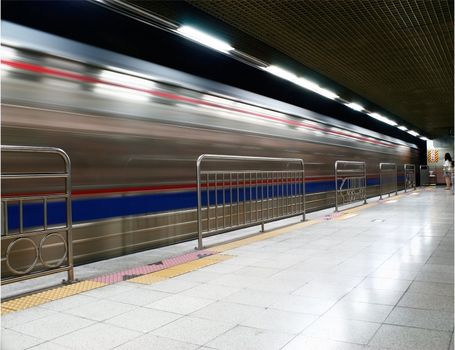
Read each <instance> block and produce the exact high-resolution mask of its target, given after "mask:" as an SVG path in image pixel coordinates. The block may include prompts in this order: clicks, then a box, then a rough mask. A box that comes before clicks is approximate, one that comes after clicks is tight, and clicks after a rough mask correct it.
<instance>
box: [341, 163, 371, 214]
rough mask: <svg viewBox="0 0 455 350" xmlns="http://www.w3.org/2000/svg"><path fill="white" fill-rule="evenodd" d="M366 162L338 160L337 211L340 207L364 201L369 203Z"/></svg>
mask: <svg viewBox="0 0 455 350" xmlns="http://www.w3.org/2000/svg"><path fill="white" fill-rule="evenodd" d="M366 169H367V167H366V163H365V162H355V161H346V160H337V161H336V162H335V211H338V207H339V206H340V205H345V204H351V203H354V202H357V201H361V200H363V202H364V204H366V202H367V191H366V189H367V173H366V171H367V170H366Z"/></svg>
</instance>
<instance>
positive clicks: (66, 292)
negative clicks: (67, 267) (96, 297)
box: [1, 281, 106, 315]
mask: <svg viewBox="0 0 455 350" xmlns="http://www.w3.org/2000/svg"><path fill="white" fill-rule="evenodd" d="M105 285H106V283H100V282H94V281H83V282H78V283H74V284H69V285H66V286H61V287H58V288H55V289H50V290H47V291H44V292H40V293H36V294H32V295H27V296H24V297H20V298H17V299H13V300H9V301H5V302H3V303H2V306H1V314H2V315H4V314H7V313H9V312H13V311H19V310H24V309H28V308H31V307H33V306H38V305H41V304H45V303H48V302H50V301H54V300H58V299H62V298H65V297H68V296H71V295H75V294H79V293H82V292H85V291H87V290H91V289H95V288H99V287H103V286H105Z"/></svg>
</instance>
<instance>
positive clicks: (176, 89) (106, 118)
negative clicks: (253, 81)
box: [1, 22, 419, 271]
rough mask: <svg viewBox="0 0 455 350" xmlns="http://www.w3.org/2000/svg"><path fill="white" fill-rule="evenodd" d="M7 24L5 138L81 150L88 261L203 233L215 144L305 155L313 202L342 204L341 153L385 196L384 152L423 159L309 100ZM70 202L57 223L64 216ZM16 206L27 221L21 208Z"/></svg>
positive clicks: (81, 257)
mask: <svg viewBox="0 0 455 350" xmlns="http://www.w3.org/2000/svg"><path fill="white" fill-rule="evenodd" d="M2 28H3V33H2V44H3V47H2V130H1V136H2V144H4V145H29V146H52V147H60V148H62V149H63V150H65V151H66V152H67V153H68V155H69V156H70V158H71V161H72V171H73V195H74V197H73V222H74V227H73V241H74V258H75V263H76V264H81V263H84V262H89V261H94V260H99V259H105V258H109V257H115V256H119V255H123V254H128V253H131V252H136V251H141V250H145V249H150V248H153V247H158V246H163V245H169V244H172V243H175V242H181V241H185V240H190V239H194V238H195V237H196V210H195V207H196V180H195V166H196V159H197V158H198V156H199V155H201V154H204V153H215V154H233V155H249V156H267V157H293V158H303V159H304V160H305V167H306V168H305V171H306V194H307V195H306V205H307V211H315V210H319V209H323V208H327V207H331V206H334V188H335V187H334V162H335V161H336V160H358V161H366V162H367V170H368V181H367V184H368V189H367V193H368V196H369V197H371V196H377V195H378V194H379V174H378V164H379V163H380V162H393V163H397V164H398V165H401V164H404V163H413V164H417V161H418V155H419V154H418V149H417V148H416V146H415V145H412V144H408V143H405V142H403V141H400V140H397V139H393V138H390V137H387V136H385V135H381V134H378V133H376V132H372V131H369V130H366V129H363V128H360V127H357V126H354V125H350V124H346V123H343V122H341V121H338V120H335V119H332V118H329V117H327V116H323V115H320V114H317V113H314V112H311V111H308V110H305V109H302V108H298V107H295V106H291V105H289V104H286V103H282V102H279V101H276V100H273V99H270V98H266V97H263V96H259V95H256V94H253V93H250V92H247V91H242V90H240V89H237V88H233V87H229V86H225V85H222V84H219V83H215V82H211V81H208V80H205V79H200V78H197V77H194V76H191V75H189V74H186V73H182V72H178V71H175V70H172V69H169V68H165V67H161V66H158V65H155V64H152V63H148V62H144V61H141V60H138V59H135V58H131V57H126V56H123V55H120V54H116V53H112V52H108V51H105V50H101V49H98V48H94V47H90V46H87V45H83V44H80V43H76V42H74V41H70V40H66V39H63V38H59V37H56V36H53V35H49V34H46V33H42V32H38V31H35V30H32V29H29V28H24V27H21V26H18V25H15V24H12V23H6V22H4V23H2ZM2 162H3V167H4V168H5V167H8V166H11V164H13V165H14V166H15V167H16V168H17V169H19V170H24V171H25V169H27V168H34V169H37V168H38V169H42V170H43V171H46V169H49V168H51V167H54V166H56V164H54V163H51V162H50V161H48V160H46V159H43V158H41V157H36V156H30V157H28V158H22V159H20V160H18V159H11V158H8V156H7V155H5V156H4V157H3V159H2ZM8 162H9V163H8ZM399 186H401V187H402V186H403V176H402V174H401V176H399ZM49 191H52V185H50V184H45V183H42V184H41V185H37V184H36V183H34V184H31V183H22V184H21V185H20V186H15V185H12V184H11V185H6V186H5V185H4V186H3V194H4V195H12V194H18V193H21V194H25V195H26V194H31V193H46V192H49ZM59 205H63V203H55V205H54V207H55V210H53V211H52V212H49V213H48V216H49V217H48V220H49V222H51V223H52V222H53V223H59V222H63V221H64V214H62V210H61V208H60V209H59ZM8 215H10V217H9V218H8V219H9V225H11V227H10V230H14V229H17V227H14V225H17V222H18V220H17V218H15V217H14V216H15V215H16V216H17V211H14V210H10V212H9V214H8ZM24 220H25V222H24V225H25V226H33V225H34V224H36V223H33V222H32V221H30V220H29V221H27V220H28V219H27V218H24ZM15 223H16V224H15ZM5 246H6V245H3V247H2V250H4V249H5V248H4V247H5ZM4 256H5V252H4V251H2V257H4ZM3 265H4V259H2V267H3V271H5V270H6V269H5V268H4V267H5V266H3Z"/></svg>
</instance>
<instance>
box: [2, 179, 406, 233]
mask: <svg viewBox="0 0 455 350" xmlns="http://www.w3.org/2000/svg"><path fill="white" fill-rule="evenodd" d="M402 178H403V177H402ZM398 181H400V177H398ZM401 181H403V179H401ZM378 184H379V179H378V178H371V179H368V181H367V185H368V186H374V185H378ZM291 187H293V188H292V191H296V189H295V186H292V185H288V188H287V190H288V193H290V192H291ZM258 189H259V190H258V199H261V197H262V192H261V190H262V191H264V198H267V194H266V192H267V190H266V187H265V186H263V188H262V189H261V187H258ZM283 190H284V193H285V194H286V186H281V185H278V186H273V191H274V193H275V192H276V191H278V195H281V193H282V191H283ZM333 190H335V184H334V181H318V182H307V183H306V184H305V191H306V193H307V194H310V193H317V192H326V191H333ZM294 193H295V192H294ZM245 195H246V199H247V200H249V199H250V198H252V199H253V200H255V199H256V190H255V189H253V190H252V193H251V197H250V193H249V191H246V194H245ZM271 195H272V186H269V197H270V196H271ZM217 196H218V203H222V200H223V191H222V190H218V191H217ZM232 197H233V198H232V201H233V202H234V203H235V202H236V201H237V191H236V190H233V194H232ZM196 200H197V199H196V191H189V192H176V193H151V194H141V195H127V196H115V197H104V198H93V197H92V198H80V199H77V198H76V199H73V202H72V205H73V210H72V214H73V222H75V223H77V222H84V221H91V220H100V219H108V218H114V217H119V216H129V215H141V214H148V213H157V212H165V211H172V210H182V209H191V208H195V207H196ZM239 200H240V201H241V200H243V188H241V189H240V191H239ZM225 201H226V203H229V202H230V191H228V190H226V191H225ZM210 203H215V191H214V190H211V193H210ZM202 205H203V206H205V205H207V196H206V195H205V193H204V194H203V196H202ZM47 212H48V217H47V222H48V225H57V224H62V223H64V222H65V220H66V212H65V206H64V203H63V202H49V203H48V210H47ZM43 214H44V209H43V205H42V203H24V206H23V218H24V223H23V225H24V227H39V226H42V225H43ZM18 227H19V206H18V205H17V204H10V205H8V229H9V230H11V231H12V230H17V229H18Z"/></svg>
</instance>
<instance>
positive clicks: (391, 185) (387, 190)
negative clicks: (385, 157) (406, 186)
mask: <svg viewBox="0 0 455 350" xmlns="http://www.w3.org/2000/svg"><path fill="white" fill-rule="evenodd" d="M379 184H380V185H379V188H380V189H379V199H382V195H386V194H388V195H389V197H390V194H391V193H392V192H395V195H397V194H398V174H397V165H396V164H395V163H379Z"/></svg>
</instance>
